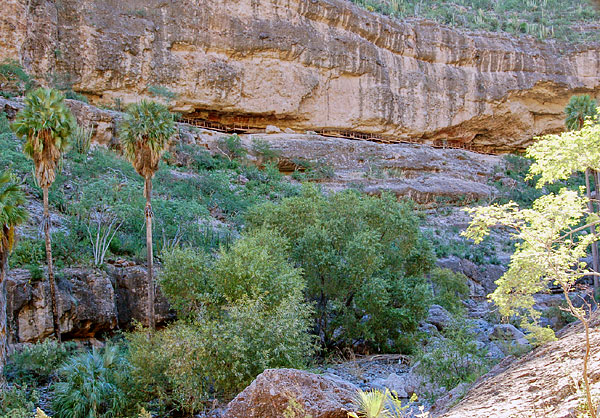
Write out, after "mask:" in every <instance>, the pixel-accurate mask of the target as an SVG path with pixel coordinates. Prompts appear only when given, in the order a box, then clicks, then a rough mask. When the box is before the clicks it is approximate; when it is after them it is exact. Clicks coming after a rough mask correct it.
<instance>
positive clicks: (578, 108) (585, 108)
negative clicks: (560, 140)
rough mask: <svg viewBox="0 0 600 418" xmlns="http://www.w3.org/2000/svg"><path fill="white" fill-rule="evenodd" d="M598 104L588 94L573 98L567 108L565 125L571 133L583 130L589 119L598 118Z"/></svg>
mask: <svg viewBox="0 0 600 418" xmlns="http://www.w3.org/2000/svg"><path fill="white" fill-rule="evenodd" d="M597 107H598V103H597V102H596V100H594V99H592V98H591V97H590V96H589V95H588V94H584V95H582V96H572V97H571V99H570V100H569V103H568V104H567V107H565V113H566V115H567V119H566V120H565V125H566V126H567V129H569V130H570V131H576V130H579V129H581V128H583V124H584V123H585V120H586V119H587V118H591V117H594V116H596V114H597V110H596V108H597Z"/></svg>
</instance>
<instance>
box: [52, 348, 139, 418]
mask: <svg viewBox="0 0 600 418" xmlns="http://www.w3.org/2000/svg"><path fill="white" fill-rule="evenodd" d="M130 388H131V385H130V382H129V364H128V362H127V361H126V359H125V357H124V356H123V355H122V354H121V353H120V351H119V348H118V346H115V345H112V346H111V345H108V346H106V347H105V348H104V349H103V350H102V351H99V350H96V349H94V350H92V351H91V352H87V353H82V354H80V355H78V356H74V357H71V358H69V359H68V360H67V361H66V362H65V364H64V365H63V366H62V367H61V368H60V369H59V381H58V382H57V383H55V384H54V386H53V389H54V398H53V401H52V406H53V408H54V411H55V417H57V418H101V417H126V416H128V414H127V412H128V411H127V406H128V404H127V403H128V399H127V394H128V391H129V389H130Z"/></svg>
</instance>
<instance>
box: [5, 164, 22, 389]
mask: <svg viewBox="0 0 600 418" xmlns="http://www.w3.org/2000/svg"><path fill="white" fill-rule="evenodd" d="M24 205H25V195H24V194H23V192H22V191H21V189H20V187H19V185H18V184H17V183H16V182H15V180H14V178H13V176H12V175H11V174H10V173H9V172H8V171H5V172H3V173H0V383H2V380H3V376H4V374H3V369H4V365H5V364H6V348H7V345H8V321H7V312H6V269H7V265H8V255H9V254H10V252H11V250H12V248H13V245H14V243H15V228H16V227H17V226H18V225H20V224H22V223H23V222H25V221H26V220H27V211H26V210H25V208H24V207H23V206H24Z"/></svg>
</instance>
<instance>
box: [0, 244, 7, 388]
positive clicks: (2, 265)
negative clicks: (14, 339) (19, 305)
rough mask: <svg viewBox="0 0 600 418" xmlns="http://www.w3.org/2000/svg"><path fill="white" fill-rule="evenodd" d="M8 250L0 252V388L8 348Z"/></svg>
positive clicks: (2, 384)
mask: <svg viewBox="0 0 600 418" xmlns="http://www.w3.org/2000/svg"><path fill="white" fill-rule="evenodd" d="M7 258H8V250H6V251H4V252H2V253H0V390H1V389H2V388H3V387H4V386H5V384H6V381H5V379H4V365H5V364H6V359H7V353H8V352H7V349H8V320H7V312H6V309H7V305H6V261H7Z"/></svg>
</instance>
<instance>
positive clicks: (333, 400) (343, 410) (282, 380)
mask: <svg viewBox="0 0 600 418" xmlns="http://www.w3.org/2000/svg"><path fill="white" fill-rule="evenodd" d="M357 391H358V388H357V387H356V386H354V385H352V384H350V383H348V382H346V381H343V380H337V379H334V377H332V376H327V377H326V376H321V375H317V374H314V373H309V372H305V371H301V370H294V369H269V370H265V371H264V372H263V373H261V374H260V375H258V377H257V378H256V379H255V380H254V382H252V384H251V385H250V386H248V387H247V388H246V389H244V391H243V392H242V393H240V394H239V395H238V396H236V398H235V399H234V400H232V401H231V402H230V403H229V405H228V407H227V412H226V413H225V418H281V417H283V416H285V415H284V411H285V410H286V409H287V408H288V406H290V405H291V404H290V400H291V401H293V402H297V403H298V404H299V405H301V406H302V408H303V409H304V410H303V411H302V415H299V416H307V415H310V416H312V417H313V418H347V417H348V414H347V411H351V410H352V409H351V406H352V400H353V399H354V398H355V396H356V393H357Z"/></svg>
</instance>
